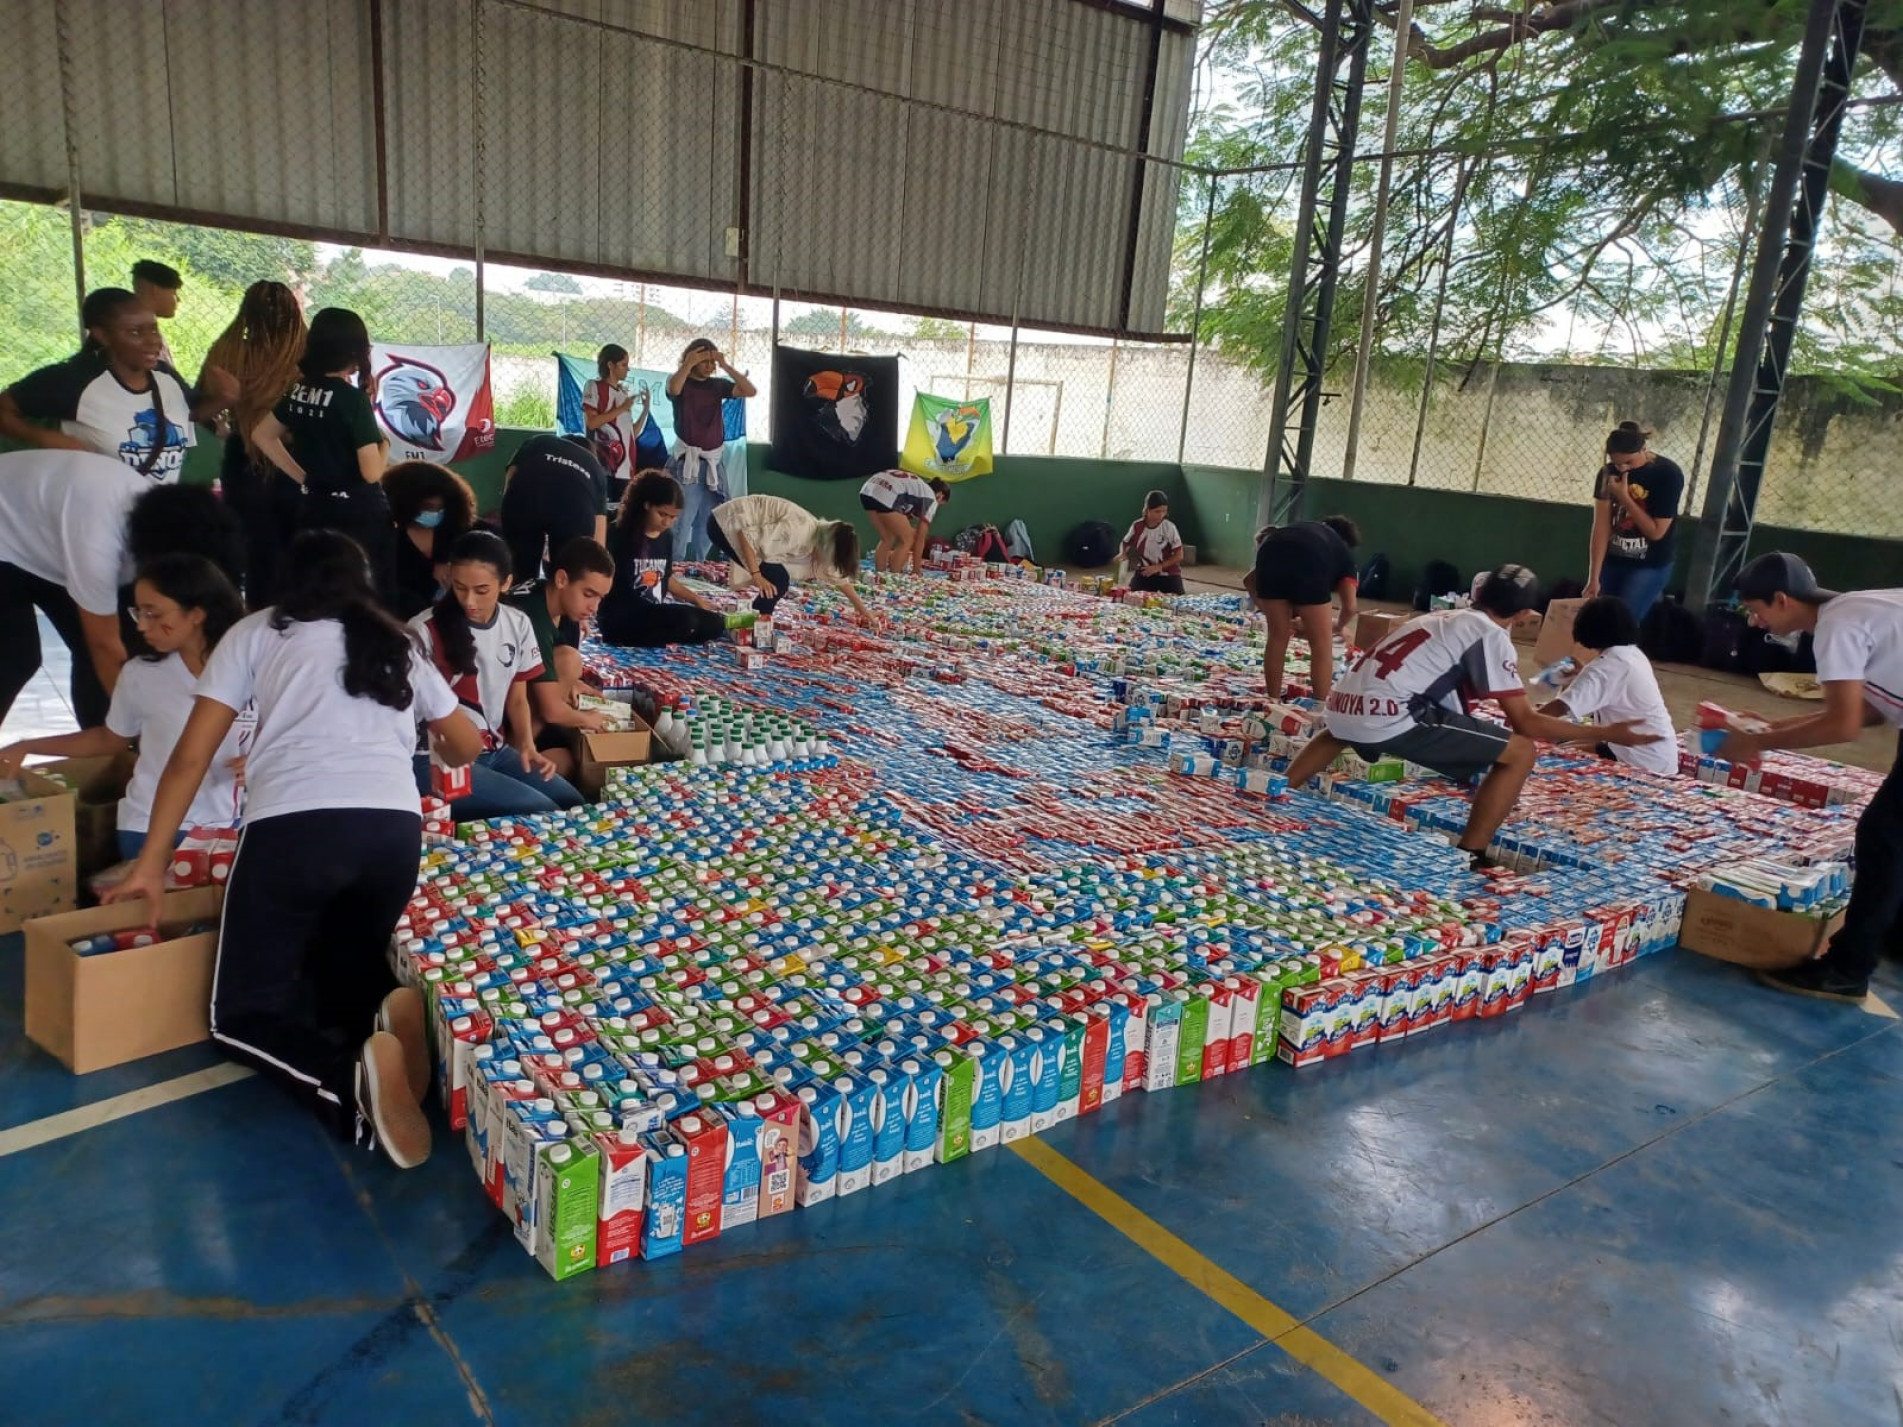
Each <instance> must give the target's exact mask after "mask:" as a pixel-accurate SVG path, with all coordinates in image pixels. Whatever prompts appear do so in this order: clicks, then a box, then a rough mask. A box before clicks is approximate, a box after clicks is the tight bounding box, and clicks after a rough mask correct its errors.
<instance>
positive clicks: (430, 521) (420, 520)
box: [411, 510, 443, 530]
mask: <svg viewBox="0 0 1903 1427" xmlns="http://www.w3.org/2000/svg"><path fill="white" fill-rule="evenodd" d="M411 523H412V524H414V525H420V526H422V527H423V528H424V529H425V530H434V529H435V528H436V527H437V526H439V525H441V524H442V523H443V512H442V511H440V510H419V511H418V512H417V513H416V519H415V520H414V521H412V522H411Z"/></svg>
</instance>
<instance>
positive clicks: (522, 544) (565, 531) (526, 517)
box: [498, 432, 628, 584]
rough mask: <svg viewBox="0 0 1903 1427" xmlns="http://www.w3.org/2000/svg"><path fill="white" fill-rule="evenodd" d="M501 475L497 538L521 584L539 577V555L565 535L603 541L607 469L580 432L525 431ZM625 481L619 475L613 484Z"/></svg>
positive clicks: (556, 546)
mask: <svg viewBox="0 0 1903 1427" xmlns="http://www.w3.org/2000/svg"><path fill="white" fill-rule="evenodd" d="M502 479H503V482H504V484H503V487H502V508H501V510H500V511H499V512H498V516H499V520H500V523H501V526H502V538H503V539H504V540H506V541H508V542H509V558H511V559H512V560H514V561H515V568H516V576H517V578H518V579H519V580H520V581H521V582H522V583H523V584H527V583H529V582H530V581H531V580H539V579H541V578H542V575H543V561H544V560H545V559H547V558H548V557H549V556H552V555H554V554H555V552H556V551H558V550H560V549H561V548H562V547H563V546H565V545H567V544H568V542H569V541H571V540H582V539H590V540H595V541H598V542H602V543H605V542H606V541H607V539H608V511H609V506H610V500H609V479H608V472H607V470H606V468H605V467H603V466H602V464H601V462H600V461H599V460H597V459H596V458H595V453H594V452H593V451H592V450H590V449H589V444H588V440H587V438H586V437H582V436H551V435H549V434H547V433H546V432H544V433H543V434H542V435H539V436H531V437H529V439H528V440H526V441H524V442H523V443H522V444H521V445H520V446H518V447H516V448H515V454H514V455H513V456H511V457H510V458H509V468H508V470H506V471H504V472H503V473H502ZM627 483H628V482H627V478H626V476H623V477H622V479H621V482H620V486H619V487H617V489H620V488H621V487H625V486H626V485H627Z"/></svg>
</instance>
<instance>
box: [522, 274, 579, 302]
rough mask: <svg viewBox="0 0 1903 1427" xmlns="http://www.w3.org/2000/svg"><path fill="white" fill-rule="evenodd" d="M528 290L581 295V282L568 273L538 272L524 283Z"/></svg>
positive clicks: (524, 287)
mask: <svg viewBox="0 0 1903 1427" xmlns="http://www.w3.org/2000/svg"><path fill="white" fill-rule="evenodd" d="M522 287H523V290H524V291H526V292H553V293H560V294H562V295H563V296H567V297H580V296H581V284H580V283H578V282H576V281H575V279H574V278H572V277H570V276H569V275H568V274H567V273H537V274H536V275H535V276H534V277H532V278H530V279H529V280H528V281H527V282H525V283H523V284H522Z"/></svg>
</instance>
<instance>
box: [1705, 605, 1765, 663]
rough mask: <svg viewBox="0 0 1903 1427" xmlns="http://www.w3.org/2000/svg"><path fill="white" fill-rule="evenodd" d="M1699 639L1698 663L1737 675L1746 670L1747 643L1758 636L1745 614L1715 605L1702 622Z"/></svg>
mask: <svg viewBox="0 0 1903 1427" xmlns="http://www.w3.org/2000/svg"><path fill="white" fill-rule="evenodd" d="M1699 636H1700V637H1699V650H1698V663H1699V664H1700V665H1701V666H1703V667H1704V668H1707V669H1721V670H1723V671H1724V672H1725V673H1727V674H1737V673H1741V672H1743V670H1744V643H1745V641H1746V640H1747V639H1751V638H1755V637H1756V633H1755V631H1753V630H1752V629H1751V627H1750V625H1749V623H1748V622H1747V621H1746V619H1745V616H1744V611H1743V610H1740V609H1732V608H1729V607H1727V606H1724V605H1711V606H1709V607H1708V608H1707V609H1706V610H1705V613H1704V617H1703V618H1702V619H1701V620H1700V621H1699Z"/></svg>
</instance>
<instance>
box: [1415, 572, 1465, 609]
mask: <svg viewBox="0 0 1903 1427" xmlns="http://www.w3.org/2000/svg"><path fill="white" fill-rule="evenodd" d="M1463 592H1464V591H1463V589H1462V586H1461V583H1460V571H1459V570H1457V569H1455V568H1454V567H1453V566H1452V565H1450V564H1448V563H1447V562H1446V561H1445V560H1429V561H1428V562H1427V564H1426V565H1425V566H1424V567H1423V568H1422V570H1421V587H1420V588H1419V589H1417V590H1416V591H1414V608H1415V609H1417V610H1419V611H1421V612H1422V613H1425V612H1426V611H1427V610H1429V609H1431V608H1433V605H1434V596H1435V595H1453V594H1461V593H1463Z"/></svg>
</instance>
